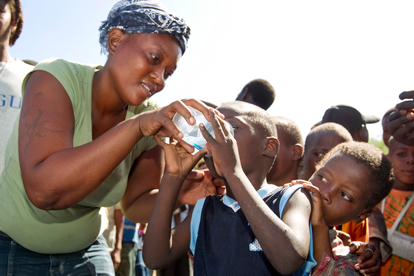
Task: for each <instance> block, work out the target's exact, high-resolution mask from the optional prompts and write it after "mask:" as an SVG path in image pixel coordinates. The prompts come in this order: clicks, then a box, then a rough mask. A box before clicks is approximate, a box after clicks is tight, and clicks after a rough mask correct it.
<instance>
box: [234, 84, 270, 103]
mask: <svg viewBox="0 0 414 276" xmlns="http://www.w3.org/2000/svg"><path fill="white" fill-rule="evenodd" d="M275 98H276V93H275V89H274V88H273V86H272V85H271V84H270V83H269V82H268V81H267V80H264V79H254V80H252V81H250V82H249V83H248V84H246V85H245V86H244V87H243V89H242V91H241V92H240V93H239V94H238V95H237V98H236V101H243V102H247V103H251V104H254V105H257V106H258V107H261V108H263V109H264V110H267V109H268V108H269V107H270V106H271V105H272V104H273V102H274V101H275Z"/></svg>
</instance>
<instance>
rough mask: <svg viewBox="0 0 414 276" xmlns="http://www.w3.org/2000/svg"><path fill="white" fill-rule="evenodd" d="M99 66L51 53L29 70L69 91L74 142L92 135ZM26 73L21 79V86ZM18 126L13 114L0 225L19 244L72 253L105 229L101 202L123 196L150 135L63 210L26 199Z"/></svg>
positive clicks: (0, 186) (1, 183)
mask: <svg viewBox="0 0 414 276" xmlns="http://www.w3.org/2000/svg"><path fill="white" fill-rule="evenodd" d="M100 68H102V66H91V65H83V64H78V63H74V62H68V61H65V60H61V59H53V60H46V61H44V62H41V63H39V64H38V65H37V66H36V67H35V68H34V70H33V71H37V70H42V71H46V72H49V73H50V74H52V75H53V76H54V77H55V78H56V79H57V80H58V81H59V82H60V83H61V84H62V85H63V87H64V88H65V90H66V92H67V93H68V95H69V98H70V100H71V102H72V106H73V113H74V116H75V131H74V134H73V146H74V147H76V146H80V145H83V144H86V143H89V142H91V141H92V120H91V115H92V111H91V104H92V79H93V76H94V73H95V70H96V69H100ZM33 71H32V72H33ZM29 76H30V74H28V75H27V76H26V78H25V79H24V81H23V85H22V90H23V92H24V88H25V86H26V83H27V80H28V78H29ZM156 108H158V106H157V105H156V104H155V102H153V101H151V100H147V101H145V102H144V103H142V104H141V105H140V106H130V107H128V111H127V115H126V119H127V118H130V117H132V116H134V115H136V114H139V113H141V112H145V111H148V110H153V109H156ZM18 127H19V120H18V119H17V120H16V122H15V124H14V128H13V133H12V135H11V137H10V139H9V141H8V144H7V149H6V157H5V169H4V171H3V172H2V174H1V176H0V231H3V232H4V233H6V234H7V235H9V236H10V237H11V238H12V239H14V240H15V241H16V242H17V243H19V244H20V245H22V246H23V247H25V248H27V249H29V250H32V251H34V252H38V253H43V254H63V253H71V252H75V251H79V250H82V249H84V248H86V247H88V246H89V245H91V244H92V243H93V242H94V241H95V240H96V239H97V237H98V236H99V235H100V234H101V233H102V231H103V230H104V229H102V228H104V227H103V226H104V225H105V223H104V222H105V221H106V218H105V217H104V213H103V212H101V207H104V206H113V205H115V204H116V203H118V202H119V201H120V200H121V199H122V197H123V195H124V193H125V190H126V187H127V181H128V174H129V171H130V169H131V166H132V164H133V162H134V160H135V159H136V158H138V157H139V156H140V154H141V153H143V152H144V151H147V150H149V149H151V148H153V147H154V146H155V145H156V141H155V139H154V138H153V137H144V138H142V139H141V140H140V141H139V142H138V143H137V145H136V146H135V147H134V148H133V150H132V151H131V153H130V154H129V155H128V156H127V157H126V158H125V160H124V161H122V162H121V164H119V166H118V167H117V168H116V169H115V170H114V171H113V172H112V174H111V175H110V176H109V177H108V178H107V179H106V180H105V181H104V182H103V183H102V184H101V185H100V186H99V188H98V189H96V190H95V191H94V192H93V193H92V194H90V195H89V196H87V197H86V198H85V199H84V200H82V201H81V202H79V204H77V205H76V206H73V207H71V208H68V209H64V210H52V211H45V210H41V209H38V208H37V207H35V206H34V205H33V204H32V203H31V202H30V200H29V198H28V197H27V195H26V192H25V189H24V186H23V182H22V177H21V171H20V165H19V155H18ZM105 226H106V225H105Z"/></svg>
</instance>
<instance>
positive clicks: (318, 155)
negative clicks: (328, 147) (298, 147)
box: [314, 152, 323, 157]
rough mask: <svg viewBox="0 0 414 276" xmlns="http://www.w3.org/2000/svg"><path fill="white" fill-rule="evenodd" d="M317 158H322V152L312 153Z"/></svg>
mask: <svg viewBox="0 0 414 276" xmlns="http://www.w3.org/2000/svg"><path fill="white" fill-rule="evenodd" d="M314 154H315V155H316V156H317V157H323V153H322V152H315V153H314Z"/></svg>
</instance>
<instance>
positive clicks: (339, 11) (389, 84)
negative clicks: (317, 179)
mask: <svg viewBox="0 0 414 276" xmlns="http://www.w3.org/2000/svg"><path fill="white" fill-rule="evenodd" d="M21 2H22V5H23V15H24V27H23V33H22V35H21V36H20V38H19V39H18V41H17V43H16V45H15V46H13V47H12V48H11V54H12V56H13V57H17V58H19V59H32V60H35V61H41V60H44V59H47V58H53V57H59V58H65V59H68V60H72V61H77V62H80V63H91V64H104V63H105V60H106V57H105V56H103V55H101V54H100V47H99V43H98V38H99V33H98V28H99V25H100V22H101V21H102V20H104V19H106V16H107V14H108V12H109V10H110V9H111V7H112V6H113V4H114V3H115V1H113V0H83V1H80V0H71V1H62V0H36V1H34V0H21ZM161 2H162V3H163V4H165V5H166V6H167V7H168V8H169V10H170V11H171V12H172V13H174V14H177V15H179V16H181V17H183V18H184V19H185V20H186V21H187V23H188V24H189V25H190V27H191V31H192V36H191V38H190V43H189V48H188V49H187V52H186V53H185V55H184V56H183V58H182V59H181V61H180V63H179V67H178V69H177V71H176V72H175V73H174V75H173V76H172V77H171V78H170V79H169V80H168V83H167V87H166V88H165V89H164V90H163V91H162V92H161V93H159V94H157V95H156V96H154V98H155V99H156V100H157V101H158V102H159V103H160V104H161V105H166V104H168V103H170V102H171V101H173V100H176V99H182V98H188V97H195V98H201V99H204V100H207V101H211V102H216V103H220V102H224V101H231V100H234V99H235V98H236V96H237V94H238V93H239V92H240V91H241V90H242V88H243V86H244V85H245V84H246V83H247V82H249V81H250V80H252V79H255V78H264V79H266V80H268V81H269V82H270V83H271V84H272V85H273V86H274V88H275V90H276V101H275V103H274V104H273V105H272V106H271V107H270V109H269V110H268V111H269V112H270V113H271V114H272V115H278V116H285V117H288V118H290V119H292V120H294V121H295V122H297V123H298V125H299V126H300V128H301V130H302V133H303V136H306V134H307V133H308V131H309V129H310V127H311V126H312V125H313V124H314V123H316V122H317V121H320V119H321V118H322V116H323V114H324V111H325V110H326V109H327V108H329V107H330V106H332V105H336V104H348V105H352V106H354V107H356V108H357V109H358V110H360V111H361V113H363V114H375V115H377V116H379V117H382V115H383V113H384V112H385V111H386V110H388V108H390V107H392V106H393V105H395V104H396V103H397V102H398V101H399V99H398V95H399V93H400V92H402V91H404V90H410V89H414V84H413V73H414V66H413V64H414V51H413V45H414V43H413V42H414V36H413V29H414V23H413V22H412V11H413V7H414V2H412V1H404V0H401V1H381V0H379V1H371V0H367V1H361V0H349V1H331V0H326V1H305V0H297V1H281V0H255V1H245V0H237V1H236V0H221V1H220V0H208V1H206V0H164V1H161ZM368 129H369V131H370V134H371V137H378V136H380V135H381V133H382V130H381V126H380V123H377V124H375V125H369V126H368Z"/></svg>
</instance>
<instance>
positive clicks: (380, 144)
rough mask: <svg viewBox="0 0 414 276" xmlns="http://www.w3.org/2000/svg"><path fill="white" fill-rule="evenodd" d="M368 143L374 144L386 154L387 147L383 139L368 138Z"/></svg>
mask: <svg viewBox="0 0 414 276" xmlns="http://www.w3.org/2000/svg"><path fill="white" fill-rule="evenodd" d="M368 143H369V144H371V145H374V146H376V147H377V148H379V149H380V150H382V152H383V153H384V154H388V147H387V146H386V145H385V144H384V141H383V140H382V137H381V138H379V139H378V138H370V139H369V142H368Z"/></svg>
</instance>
